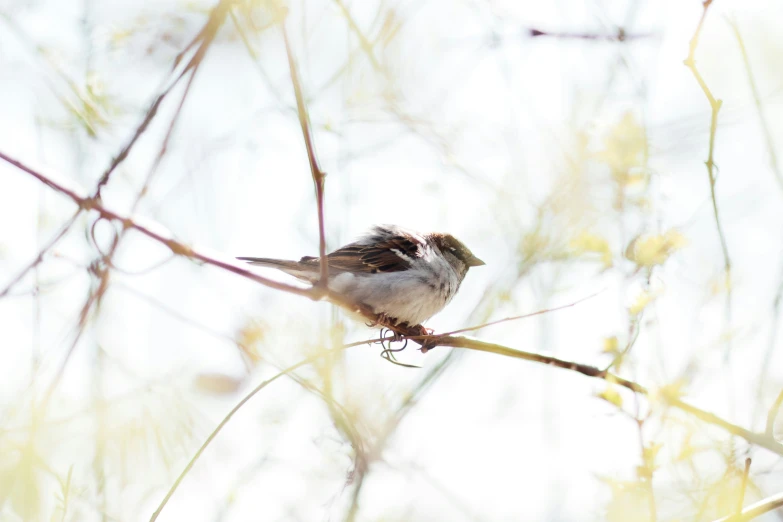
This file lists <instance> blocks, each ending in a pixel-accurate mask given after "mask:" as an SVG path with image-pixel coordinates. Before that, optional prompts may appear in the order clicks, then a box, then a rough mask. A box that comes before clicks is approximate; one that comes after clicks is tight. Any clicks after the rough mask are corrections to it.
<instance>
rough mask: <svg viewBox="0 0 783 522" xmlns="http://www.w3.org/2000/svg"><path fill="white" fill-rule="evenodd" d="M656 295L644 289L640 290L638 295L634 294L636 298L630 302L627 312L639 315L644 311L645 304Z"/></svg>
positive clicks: (651, 300)
mask: <svg viewBox="0 0 783 522" xmlns="http://www.w3.org/2000/svg"><path fill="white" fill-rule="evenodd" d="M656 297H657V296H656V295H654V294H652V293H650V292H647V291H644V292H641V293H640V294H639V295H638V296H636V299H635V300H634V302H633V303H632V304H631V306H629V307H628V313H629V314H631V315H639V314H640V313H642V311H644V309H645V308H647V305H649V304H650V303H652V302H653V301H654V300H655V298H656Z"/></svg>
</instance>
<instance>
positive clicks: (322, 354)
mask: <svg viewBox="0 0 783 522" xmlns="http://www.w3.org/2000/svg"><path fill="white" fill-rule="evenodd" d="M365 342H366V341H362V344H363V343H365ZM350 346H352V345H346V346H342V347H340V348H338V349H335V350H324V351H322V352H320V353H318V354H316V355H313V356H311V357H308V358H307V359H304V360H303V361H300V362H298V363H296V364H294V365H293V366H289V367H288V368H286V369H285V370H282V371H281V372H279V373H277V374H276V375H275V376H274V377H272V378H270V379H267V380H265V381H264V382H262V383H261V384H259V385H258V386H256V387H255V388H253V390H252V391H251V392H250V393H248V394H247V395H245V396H244V397H243V398H242V400H240V401H239V402H238V403H237V405H236V406H234V407H233V408H231V411H229V412H228V414H227V415H226V416H225V417H224V418H223V420H222V421H220V423H219V424H218V425H217V427H215V429H214V430H212V433H210V434H209V436H208V437H207V439H206V440H205V441H204V443H203V444H202V445H201V447H200V448H199V449H198V451H196V453H195V455H193V457H192V458H191V459H190V461H188V464H187V465H186V466H185V469H183V470H182V473H180V474H179V476H178V477H177V480H175V481H174V484H173V485H172V486H171V488H169V491H168V493H166V496H165V497H164V498H163V501H162V502H161V503H160V505H159V506H158V509H156V510H155V512H154V513H153V514H152V517H150V522H155V520H157V518H158V516H159V515H160V512H161V511H163V508H164V507H166V504H167V503H168V501H169V499H170V498H171V496H172V495H173V494H174V492H175V491H177V488H178V487H179V485H180V483H181V482H182V480H183V479H184V478H185V475H187V474H188V472H189V471H190V470H191V468H192V467H193V465H194V464H195V463H196V460H198V458H199V457H200V456H201V454H202V453H204V450H205V449H207V446H209V443H210V442H212V440H213V439H214V438H215V437H217V434H218V433H220V430H222V429H223V426H225V425H226V424H227V423H228V421H229V420H231V417H233V416H234V414H235V413H236V412H237V411H239V409H240V408H241V407H242V406H244V405H245V403H246V402H247V401H249V400H250V399H252V398H253V396H254V395H256V394H257V393H258V392H260V391H261V390H263V389H264V388H266V387H267V386H268V385H270V384H272V383H273V382H275V381H276V380H277V379H279V378H280V377H283V376H284V375H288V374H289V373H291V372H293V371H295V370H297V369H298V368H301V367H302V366H305V365H308V364H310V363H312V362H315V361H316V360H318V359H320V358H322V357H325V356H326V355H331V354H332V353H334V352H337V351H342V350H344V349H346V348H349V347H350Z"/></svg>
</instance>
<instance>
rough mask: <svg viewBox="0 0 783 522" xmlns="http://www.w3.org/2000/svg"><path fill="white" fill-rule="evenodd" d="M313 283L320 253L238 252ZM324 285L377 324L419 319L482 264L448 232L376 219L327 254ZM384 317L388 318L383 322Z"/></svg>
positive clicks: (414, 322)
mask: <svg viewBox="0 0 783 522" xmlns="http://www.w3.org/2000/svg"><path fill="white" fill-rule="evenodd" d="M237 259H240V260H242V261H247V262H249V263H250V264H251V265H256V266H261V267H270V268H276V269H278V270H281V271H283V272H285V273H286V274H289V275H291V276H293V277H296V278H297V279H299V280H302V281H305V282H307V283H310V284H313V285H315V284H317V283H318V281H319V279H320V275H321V271H320V261H321V260H320V258H319V257H314V256H305V257H303V258H301V259H300V260H299V261H291V260H285V259H271V258H266V257H238V258H237ZM326 259H327V262H328V267H329V275H328V283H327V287H328V288H329V290H330V291H331V292H333V293H334V294H336V295H337V296H339V297H340V298H342V299H345V300H347V301H348V302H350V303H352V304H355V305H358V306H361V307H365V308H366V309H369V310H371V311H372V312H373V313H374V314H376V316H378V317H379V318H381V320H379V321H377V323H376V324H380V325H381V326H388V323H389V322H390V323H391V324H392V325H409V326H417V325H421V323H423V322H424V321H426V320H427V319H429V318H431V317H432V316H434V315H435V314H437V313H438V312H440V311H441V310H443V308H444V307H445V306H446V305H447V304H448V303H449V302H450V301H451V300H452V298H454V296H455V295H456V294H457V291H458V290H459V287H460V284H461V283H462V280H463V279H464V278H465V276H466V275H467V273H468V269H470V268H472V267H477V266H481V265H484V264H485V263H484V261H482V260H481V259H479V258H478V257H476V256H475V255H474V254H473V253H472V252H471V251H470V249H468V247H466V246H465V245H464V244H463V243H462V242H461V241H459V240H458V239H456V238H455V237H454V236H452V235H451V234H444V233H438V232H431V233H420V232H416V231H414V230H410V229H407V228H403V227H400V226H396V225H375V226H373V227H371V228H370V229H369V230H368V231H366V232H365V233H364V234H363V235H361V236H360V237H359V238H357V240H356V241H354V242H352V243H349V244H347V245H345V246H343V247H342V248H339V249H337V250H335V251H334V252H331V253H330V254H328V255H327V256H326ZM384 323H387V324H384Z"/></svg>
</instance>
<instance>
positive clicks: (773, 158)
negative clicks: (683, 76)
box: [729, 19, 783, 190]
mask: <svg viewBox="0 0 783 522" xmlns="http://www.w3.org/2000/svg"><path fill="white" fill-rule="evenodd" d="M729 25H730V26H731V28H732V29H733V30H734V36H736V37H737V44H739V48H740V53H742V62H743V63H744V64H745V72H746V73H747V74H748V83H749V84H750V90H751V92H752V93H753V100H754V101H755V102H756V112H757V113H758V115H759V124H760V125H761V131H762V132H763V134H764V141H766V142H767V150H768V151H769V164H770V167H772V173H773V174H775V180H776V181H777V182H778V187H780V189H781V190H783V173H781V172H780V166H779V165H778V155H777V153H776V152H775V144H774V142H773V140H772V132H771V131H770V130H769V123H768V122H767V117H766V115H765V114H764V107H763V106H762V103H761V97H760V96H759V90H758V87H756V79H755V78H754V77H753V71H752V70H751V68H750V59H749V58H748V52H747V50H746V49H745V42H744V41H743V39H742V35H741V34H740V30H739V26H738V25H737V22H736V20H731V19H730V20H729Z"/></svg>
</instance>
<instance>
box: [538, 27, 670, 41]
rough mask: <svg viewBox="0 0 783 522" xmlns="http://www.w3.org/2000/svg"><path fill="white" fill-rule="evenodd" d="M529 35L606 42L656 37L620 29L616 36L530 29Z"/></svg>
mask: <svg viewBox="0 0 783 522" xmlns="http://www.w3.org/2000/svg"><path fill="white" fill-rule="evenodd" d="M528 34H529V35H530V36H531V37H533V38H535V37H539V36H548V37H551V38H563V39H576V40H604V41H607V40H608V41H610V42H627V41H628V40H640V39H643V38H652V37H654V36H655V35H654V34H650V33H644V34H627V33H626V32H625V29H624V28H622V27H619V28H618V29H617V32H616V33H614V34H598V33H569V32H562V31H542V30H540V29H536V28H530V29H528Z"/></svg>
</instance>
